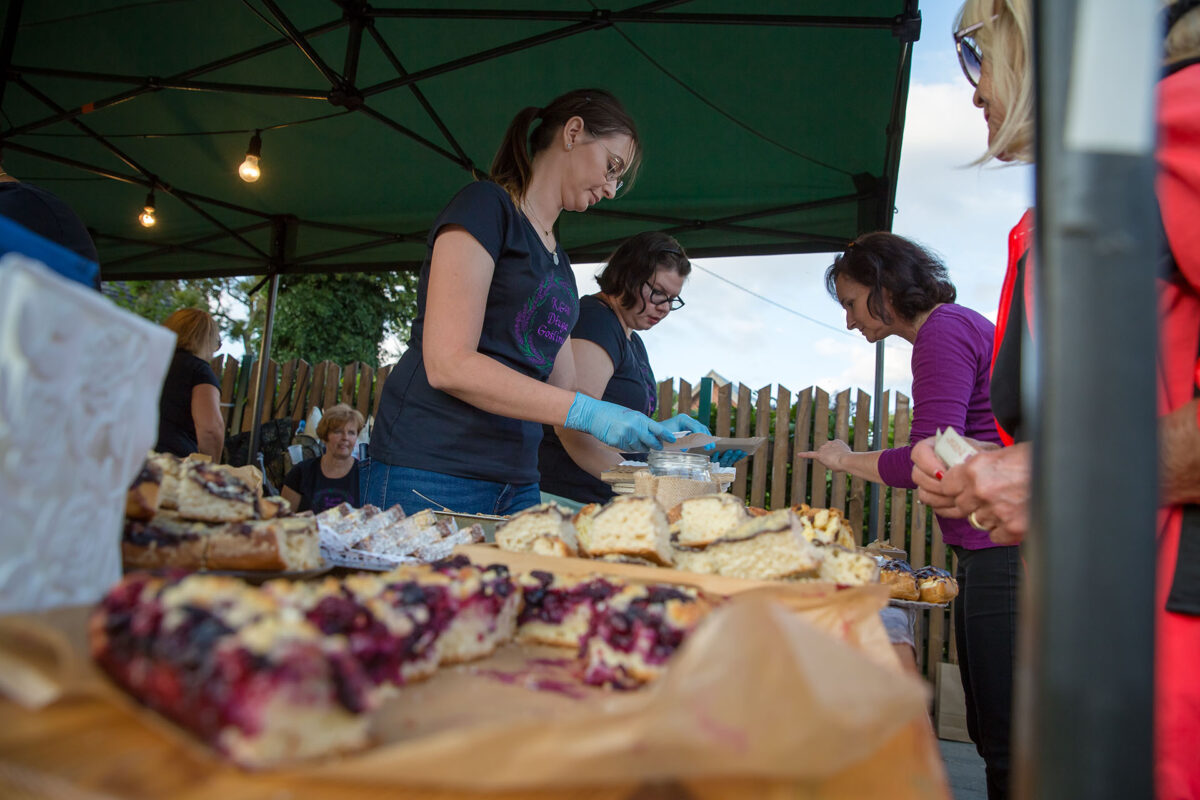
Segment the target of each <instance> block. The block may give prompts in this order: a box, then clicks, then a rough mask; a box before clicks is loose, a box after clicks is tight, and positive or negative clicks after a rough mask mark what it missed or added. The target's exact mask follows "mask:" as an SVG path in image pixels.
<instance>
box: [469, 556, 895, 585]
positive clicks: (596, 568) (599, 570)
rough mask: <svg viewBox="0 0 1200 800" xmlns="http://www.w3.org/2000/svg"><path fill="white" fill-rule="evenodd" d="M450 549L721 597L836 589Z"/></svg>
mask: <svg viewBox="0 0 1200 800" xmlns="http://www.w3.org/2000/svg"><path fill="white" fill-rule="evenodd" d="M454 552H455V553H461V554H462V555H464V556H467V557H468V558H470V559H471V561H473V562H474V563H476V564H504V565H505V566H507V567H508V568H509V569H511V570H514V571H521V572H528V571H530V570H545V571H546V572H553V573H554V574H556V575H595V574H601V575H612V576H614V577H617V578H621V579H622V580H625V581H631V582H634V583H674V584H679V585H685V586H693V587H695V588H697V589H700V590H702V591H704V592H708V593H710V594H719V595H723V596H725V597H729V596H732V595H735V594H738V593H739V592H748V591H751V590H753V589H774V590H779V591H786V592H788V593H789V594H795V595H796V596H798V597H827V596H829V595H830V594H833V593H835V592H837V591H839V589H838V587H837V585H836V584H832V583H828V582H824V581H753V580H747V579H745V578H730V577H728V576H725V575H701V574H699V573H696V572H683V571H682V570H677V569H672V568H670V567H646V566H642V565H640V564H620V563H614V562H612V561H599V560H596V559H591V558H571V557H557V556H542V555H536V554H534V553H511V552H509V551H507V550H501V549H500V548H499V547H497V546H496V545H491V544H464V545H459V546H458V547H456V548H454ZM854 588H855V589H856V590H863V591H874V590H876V589H878V591H879V592H880V593H881V595H882V596H886V595H887V590H886V588H885V587H884V586H883V585H882V584H875V586H874V587H867V586H860V587H854Z"/></svg>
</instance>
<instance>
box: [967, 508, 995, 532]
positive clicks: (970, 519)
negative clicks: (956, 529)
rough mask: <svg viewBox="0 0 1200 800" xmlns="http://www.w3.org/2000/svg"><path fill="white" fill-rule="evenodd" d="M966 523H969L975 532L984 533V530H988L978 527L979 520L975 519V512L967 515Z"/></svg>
mask: <svg viewBox="0 0 1200 800" xmlns="http://www.w3.org/2000/svg"><path fill="white" fill-rule="evenodd" d="M967 522H969V523H970V524H971V527H972V528H974V529H975V530H977V531H986V530H990V529H989V528H985V527H983V526H982V525H980V524H979V520H978V519H976V518H975V512H974V511H972V512H971V513H970V514H967Z"/></svg>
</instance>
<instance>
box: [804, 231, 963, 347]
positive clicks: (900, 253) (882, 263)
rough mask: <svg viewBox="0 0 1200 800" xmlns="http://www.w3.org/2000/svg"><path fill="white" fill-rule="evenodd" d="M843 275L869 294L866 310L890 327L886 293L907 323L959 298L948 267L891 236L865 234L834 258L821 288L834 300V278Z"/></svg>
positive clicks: (901, 237) (923, 250)
mask: <svg viewBox="0 0 1200 800" xmlns="http://www.w3.org/2000/svg"><path fill="white" fill-rule="evenodd" d="M842 276H845V277H847V278H849V279H850V280H852V281H856V282H858V283H861V284H862V285H863V286H866V287H867V289H869V290H870V293H869V294H868V295H867V310H868V311H870V312H871V315H872V316H874V317H875V318H876V319H878V320H880V321H882V322H884V323H888V324H890V323H891V322H892V319H891V314H889V313H887V308H886V307H885V306H884V303H883V292H884V290H885V289H886V290H887V293H888V297H889V299H890V300H891V304H892V308H893V309H895V311H896V313H897V314H898V315H900V318H901V319H903V320H905V321H910V320H912V319H914V318H915V317H916V316H917V314H920V313H921V312H922V311H928V310H930V309H931V308H933V307H934V306H936V305H937V304H938V303H953V302H954V299H955V298H956V297H957V296H958V292H957V290H956V289H955V288H954V284H953V283H951V282H950V276H949V274H948V273H947V272H946V265H945V264H943V263H942V262H941V261H940V260H939V259H938V257H937V256H935V255H933V254H932V253H930V252H929V251H928V250H926V249H925V248H923V247H921V246H920V245H919V244H917V243H915V242H910V241H909V240H908V239H905V238H904V237H903V236H897V235H896V234H894V233H887V232H886V231H878V232H876V233H864V234H863V235H862V236H860V237H858V238H857V239H855V240H854V241H853V242H851V243H850V246H849V247H847V248H846V251H845V252H844V253H842V254H841V255H839V256H837V257H836V258H834V260H833V264H832V265H830V267H829V269H827V270H826V271H825V288H826V290H827V291H828V292H829V294H830V296H831V297H833V299H834V300H836V299H838V296H837V279H838V278H839V277H842Z"/></svg>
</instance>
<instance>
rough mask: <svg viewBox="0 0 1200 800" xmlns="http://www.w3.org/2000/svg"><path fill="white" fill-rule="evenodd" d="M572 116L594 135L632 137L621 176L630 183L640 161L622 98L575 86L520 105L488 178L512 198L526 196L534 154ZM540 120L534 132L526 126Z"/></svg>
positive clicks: (543, 148)
mask: <svg viewBox="0 0 1200 800" xmlns="http://www.w3.org/2000/svg"><path fill="white" fill-rule="evenodd" d="M571 117H579V118H580V119H582V120H583V125H584V128H585V129H586V130H587V132H588V133H589V134H590V135H592V136H594V137H597V138H598V137H601V136H608V135H610V134H621V133H623V134H626V135H627V136H629V138H631V139H633V158H632V160H631V161H630V163H629V164H628V166H627V168H626V170H625V175H624V176H623V177H622V180H623V181H624V182H625V184H626V185H627V186H628V185H631V184H632V183H633V180H634V178H635V177H637V171H638V167H639V166H640V165H641V161H642V148H641V145H640V143H639V141H638V133H637V126H635V125H634V124H633V118H632V117H630V116H629V113H628V112H626V111H625V108H624V106H622V105H621V101H619V100H617V98H616V97H614V96H613V95H612V93H611V92H606V91H605V90H603V89H576V90H575V91H573V92H567V93H566V94H564V95H561V96H559V97H556V98H554V99H553V100H552V101H550V105H548V106H546V107H545V108H537V107H535V106H529V107H528V108H523V109H521V111H520V112H518V114H517V116H515V117H514V118H513V121H512V122H510V123H509V124H508V130H506V131H505V132H504V141H503V142H501V143H500V149H499V150H497V151H496V157H495V158H493V159H492V169H491V176H490V177H491V179H492V180H493V181H495V182H496V183H498V184H500V185H501V186H503V187H504V188H505V189H507V190H508V193H509V194H511V195H512V196H513V199H514V200H518V201H519V200H520V199H521V198H523V197H524V196H525V190H526V189H528V188H529V180H530V178H531V177H532V176H533V157H534V156H536V155H537V154H538V153H540V152H541V151H543V150H545V149H546V148H547V147H549V146H550V143H551V142H553V141H554V137H555V136H557V135H558V133H559V131H561V130H562V127H563V125H566V124H567V120H569V119H571ZM534 120H541V124H539V125H538V126H537V127H536V128H534V129H533V132H532V133H530V131H529V127H530V126H531V125H532V124H533V122H534Z"/></svg>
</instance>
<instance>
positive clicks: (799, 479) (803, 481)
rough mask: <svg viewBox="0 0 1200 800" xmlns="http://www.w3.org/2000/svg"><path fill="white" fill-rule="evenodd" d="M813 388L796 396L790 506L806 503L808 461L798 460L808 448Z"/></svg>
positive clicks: (804, 459) (805, 459) (810, 431)
mask: <svg viewBox="0 0 1200 800" xmlns="http://www.w3.org/2000/svg"><path fill="white" fill-rule="evenodd" d="M812 394H813V387H811V386H810V387H808V388H807V389H805V390H804V391H803V392H801V393H800V394H798V395H797V396H796V438H795V443H794V444H793V448H794V449H793V450H792V505H794V506H798V505H800V504H801V503H807V502H808V465H809V459H807V458H800V457H799V456H797V455H796V453H803V452H805V451H807V450H808V449H809V448H808V437H809V435H810V434H811V433H812V415H813V399H812Z"/></svg>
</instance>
